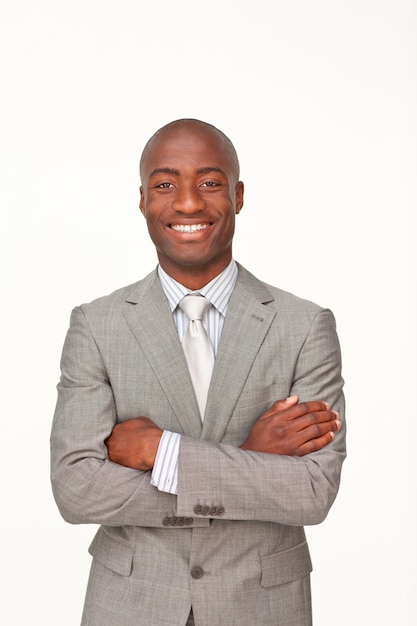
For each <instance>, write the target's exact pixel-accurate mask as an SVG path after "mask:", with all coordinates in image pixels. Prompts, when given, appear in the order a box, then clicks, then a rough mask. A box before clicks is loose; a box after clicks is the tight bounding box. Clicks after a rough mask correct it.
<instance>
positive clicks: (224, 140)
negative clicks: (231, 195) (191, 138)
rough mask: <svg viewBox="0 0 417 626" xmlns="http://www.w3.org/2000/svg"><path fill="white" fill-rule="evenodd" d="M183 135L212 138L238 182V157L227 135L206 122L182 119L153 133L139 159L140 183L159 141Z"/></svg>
mask: <svg viewBox="0 0 417 626" xmlns="http://www.w3.org/2000/svg"><path fill="white" fill-rule="evenodd" d="M183 133H189V134H190V135H193V134H206V135H209V136H211V137H212V138H215V139H216V141H217V142H218V144H219V147H220V149H221V151H222V152H223V154H224V155H225V157H226V158H227V160H228V162H229V165H230V168H231V170H232V172H233V175H234V177H235V180H236V182H237V181H238V180H239V173H240V168H239V160H238V156H237V153H236V150H235V147H234V145H233V144H232V142H231V141H230V139H229V138H228V137H227V135H225V134H224V133H223V132H222V131H221V130H219V129H218V128H216V127H215V126H213V125H212V124H208V123H207V122H202V121H200V120H196V119H191V118H184V119H179V120H175V121H174V122H170V123H169V124H166V125H165V126H163V127H162V128H160V129H159V130H157V131H156V133H154V134H153V135H152V137H151V138H150V139H149V141H148V142H147V144H146V145H145V147H144V149H143V152H142V156H141V158H140V166H139V170H140V177H141V180H142V181H143V177H144V166H145V163H146V161H147V158H148V156H149V154H150V153H151V152H153V151H154V150H157V149H158V145H160V142H161V141H164V140H165V139H170V138H172V137H174V136H175V135H176V134H183Z"/></svg>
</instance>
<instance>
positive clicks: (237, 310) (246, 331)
mask: <svg viewBox="0 0 417 626" xmlns="http://www.w3.org/2000/svg"><path fill="white" fill-rule="evenodd" d="M272 300H273V297H272V296H271V294H270V292H269V291H268V290H267V288H266V287H265V285H264V284H263V283H261V282H260V281H259V280H258V279H256V278H255V277H254V276H252V275H251V274H249V272H247V271H246V270H244V269H243V268H242V267H241V266H239V277H238V280H237V283H236V286H235V289H234V291H233V294H232V298H231V300H230V303H229V307H228V310H227V315H226V319H225V323H224V327H223V332H222V336H221V340H220V345H219V350H218V353H217V358H216V363H215V367H214V371H213V377H212V380H211V385H210V390H209V395H208V401H207V407H206V413H205V419H204V424H203V432H202V436H203V437H204V439H210V440H212V441H221V440H222V438H223V435H224V432H225V430H226V428H227V425H228V422H229V420H230V416H231V415H232V413H233V409H234V407H235V405H236V402H237V400H238V398H239V396H240V394H241V392H242V389H243V387H244V385H245V382H246V379H247V377H248V374H249V371H250V369H251V367H252V364H253V362H254V360H255V358H256V355H257V353H258V351H259V349H260V346H261V344H262V342H263V340H264V338H265V335H266V334H267V332H268V329H269V327H270V325H271V323H272V320H273V319H274V317H275V314H276V311H275V309H274V308H273V307H267V306H265V304H266V303H267V302H271V301H272Z"/></svg>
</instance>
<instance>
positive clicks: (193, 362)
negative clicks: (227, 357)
mask: <svg viewBox="0 0 417 626" xmlns="http://www.w3.org/2000/svg"><path fill="white" fill-rule="evenodd" d="M210 305H211V302H210V300H207V298H204V296H191V295H190V296H185V297H184V298H183V299H182V300H181V302H180V303H179V307H180V309H181V310H182V311H184V313H185V314H186V315H187V317H188V319H189V322H188V328H187V330H186V331H185V334H184V338H183V340H182V348H183V350H184V354H185V358H186V361H187V365H188V369H189V371H190V376H191V381H192V383H193V387H194V392H195V395H196V398H197V404H198V408H199V410H200V416H201V420H203V417H204V411H205V408H206V402H207V392H208V388H209V385H210V380H211V375H212V372H213V366H214V353H213V346H212V345H211V341H210V339H209V337H208V335H207V332H206V329H205V328H204V325H203V322H202V319H203V316H204V313H205V312H206V310H207V309H208V308H209V306H210Z"/></svg>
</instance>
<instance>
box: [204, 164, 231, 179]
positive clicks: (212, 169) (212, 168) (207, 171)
mask: <svg viewBox="0 0 417 626" xmlns="http://www.w3.org/2000/svg"><path fill="white" fill-rule="evenodd" d="M210 172H219V174H223V176H226V177H227V175H226V172H225V171H224V170H222V169H221V167H217V166H215V165H212V166H210V165H209V166H208V167H200V168H199V169H198V170H197V174H210Z"/></svg>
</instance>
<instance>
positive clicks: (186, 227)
mask: <svg viewBox="0 0 417 626" xmlns="http://www.w3.org/2000/svg"><path fill="white" fill-rule="evenodd" d="M169 226H170V228H172V230H175V231H177V232H178V233H196V232H197V231H198V230H205V229H206V228H209V226H211V224H210V223H206V224H170V225H169Z"/></svg>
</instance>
